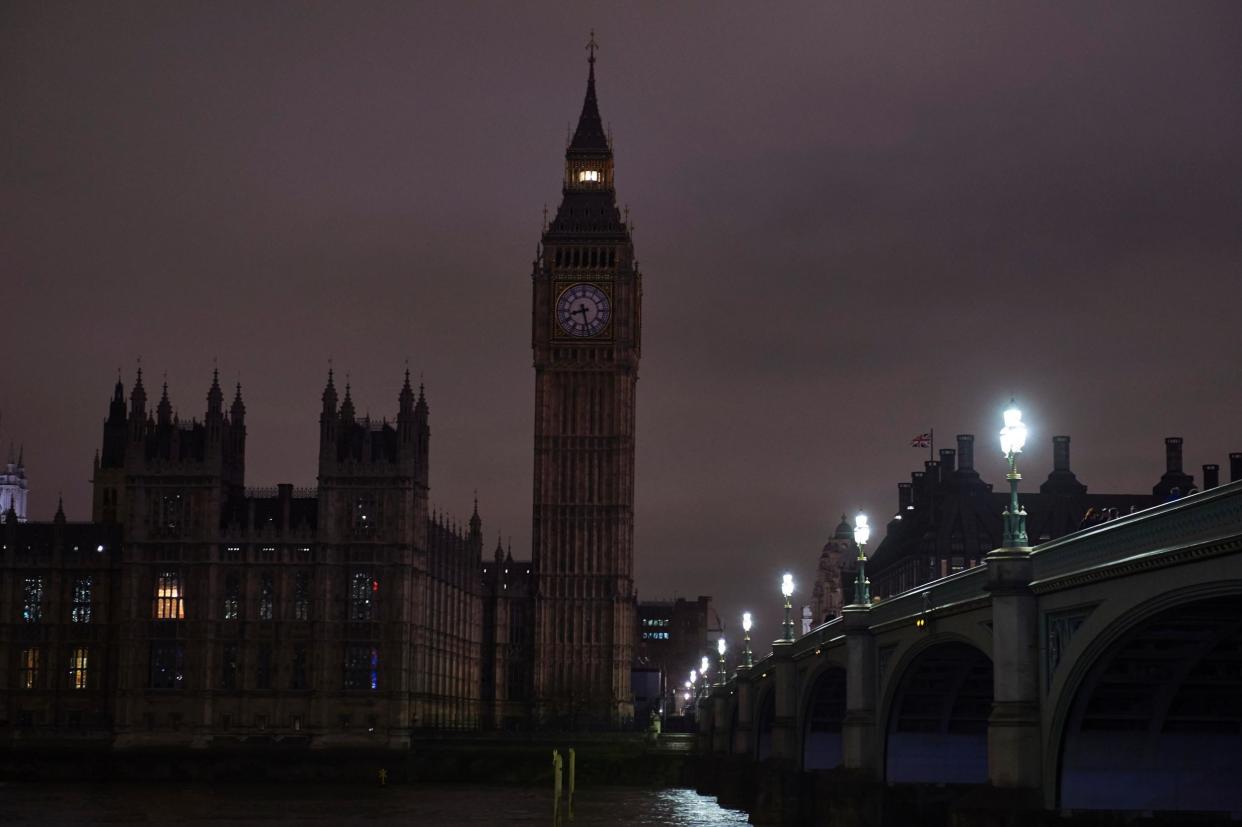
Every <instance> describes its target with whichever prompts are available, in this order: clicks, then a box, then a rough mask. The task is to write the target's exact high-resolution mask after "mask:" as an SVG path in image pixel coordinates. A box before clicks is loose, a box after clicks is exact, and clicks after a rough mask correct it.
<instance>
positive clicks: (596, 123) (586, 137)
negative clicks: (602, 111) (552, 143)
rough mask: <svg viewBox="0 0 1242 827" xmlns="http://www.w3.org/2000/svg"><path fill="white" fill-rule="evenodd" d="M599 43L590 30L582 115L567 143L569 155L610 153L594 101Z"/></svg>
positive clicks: (593, 32)
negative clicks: (596, 51) (596, 57)
mask: <svg viewBox="0 0 1242 827" xmlns="http://www.w3.org/2000/svg"><path fill="white" fill-rule="evenodd" d="M598 48H599V43H597V42H596V41H595V30H594V29H592V30H591V40H590V42H588V43H587V51H588V52H589V53H590V56H589V57H588V58H587V89H586V97H585V98H584V99H583V101H582V114H580V115H579V116H578V128H577V129H576V130H574V136H573V138H571V139H570V141H569V154H570V155H571V156H572V155H575V154H577V153H588V154H590V155H595V156H596V157H598V155H597V153H610V148H609V146H608V136H607V134H606V133H605V132H604V124H603V121H602V119H601V118H600V116H599V103H598V101H596V99H595V50H596V49H598Z"/></svg>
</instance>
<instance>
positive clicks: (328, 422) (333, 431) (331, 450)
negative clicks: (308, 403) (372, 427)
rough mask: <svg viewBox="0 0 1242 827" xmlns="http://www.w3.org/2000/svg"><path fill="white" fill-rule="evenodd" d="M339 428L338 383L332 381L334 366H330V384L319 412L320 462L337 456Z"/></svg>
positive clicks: (326, 386) (325, 386) (326, 387)
mask: <svg viewBox="0 0 1242 827" xmlns="http://www.w3.org/2000/svg"><path fill="white" fill-rule="evenodd" d="M338 433H339V429H338V428H337V411H336V385H335V383H333V381H332V368H328V384H326V385H324V388H323V408H322V410H321V411H320V412H319V462H320V464H322V463H324V462H330V461H332V460H333V459H335V458H336V439H337V434H338Z"/></svg>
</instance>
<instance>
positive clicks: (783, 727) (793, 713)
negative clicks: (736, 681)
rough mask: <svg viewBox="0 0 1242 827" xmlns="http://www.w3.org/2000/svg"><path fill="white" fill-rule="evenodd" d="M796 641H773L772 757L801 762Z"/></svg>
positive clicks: (791, 762) (794, 763)
mask: <svg viewBox="0 0 1242 827" xmlns="http://www.w3.org/2000/svg"><path fill="white" fill-rule="evenodd" d="M793 649H794V642H793V641H792V640H778V641H775V642H774V643H773V644H772V667H771V676H772V680H773V687H772V691H773V693H775V694H774V699H775V701H776V716H775V717H774V718H773V719H772V757H773V758H775V759H777V760H778V761H781V762H788V763H789V764H790V765H791V766H794V767H796V766H798V765H799V764H800V763H801V761H799V760H798V759H799V755H798V731H797V722H798V671H797V668H796V667H795V665H794V660H793Z"/></svg>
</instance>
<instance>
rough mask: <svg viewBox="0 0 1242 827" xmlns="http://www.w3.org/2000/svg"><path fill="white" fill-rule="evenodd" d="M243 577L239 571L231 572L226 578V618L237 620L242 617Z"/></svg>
mask: <svg viewBox="0 0 1242 827" xmlns="http://www.w3.org/2000/svg"><path fill="white" fill-rule="evenodd" d="M241 602H242V599H241V577H240V576H239V575H238V574H237V572H235V571H232V572H229V573H228V575H226V576H225V578H224V619H225V620H237V619H239V618H240V617H241Z"/></svg>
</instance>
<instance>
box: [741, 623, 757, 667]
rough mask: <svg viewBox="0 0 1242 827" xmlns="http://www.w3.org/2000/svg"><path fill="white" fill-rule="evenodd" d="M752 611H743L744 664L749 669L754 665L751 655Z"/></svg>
mask: <svg viewBox="0 0 1242 827" xmlns="http://www.w3.org/2000/svg"><path fill="white" fill-rule="evenodd" d="M751 625H752V621H751V619H750V612H742V632H743V636H742V665H743V666H745V667H746V668H747V669H749V668H750V667H751V666H753V665H754V663H753V662H752V659H751V655H750V627H751Z"/></svg>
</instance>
